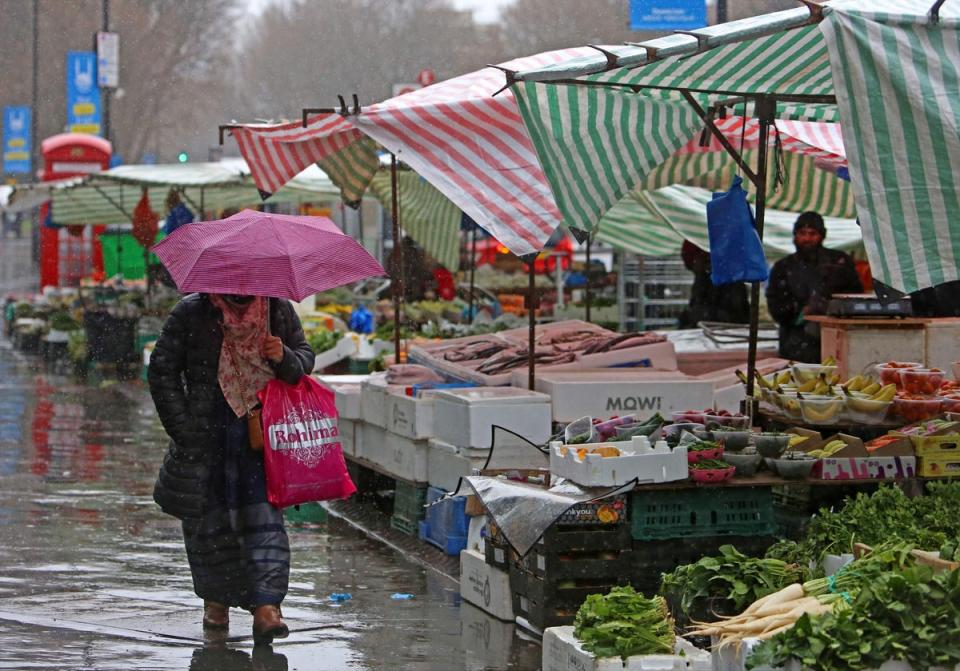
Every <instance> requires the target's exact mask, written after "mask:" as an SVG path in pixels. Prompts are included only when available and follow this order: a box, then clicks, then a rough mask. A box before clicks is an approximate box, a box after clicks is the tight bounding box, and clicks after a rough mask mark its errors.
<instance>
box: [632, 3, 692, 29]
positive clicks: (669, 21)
mask: <svg viewBox="0 0 960 671" xmlns="http://www.w3.org/2000/svg"><path fill="white" fill-rule="evenodd" d="M706 25H707V3H706V0H630V30H695V29H696V28H703V27H704V26H706Z"/></svg>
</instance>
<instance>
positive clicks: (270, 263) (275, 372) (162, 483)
mask: <svg viewBox="0 0 960 671" xmlns="http://www.w3.org/2000/svg"><path fill="white" fill-rule="evenodd" d="M154 251H155V252H156V253H157V255H158V256H159V257H160V259H161V260H162V261H163V263H164V264H165V265H166V266H167V268H168V269H169V270H170V273H171V275H172V276H173V278H174V280H175V281H176V282H177V286H178V287H179V288H180V290H181V291H183V292H186V291H194V292H196V293H192V294H190V295H188V296H186V297H184V298H183V299H182V300H181V301H180V302H179V303H178V304H177V305H176V307H174V309H173V311H172V312H171V314H170V316H169V318H168V319H167V322H166V324H165V325H164V328H163V331H162V333H161V335H160V338H159V340H158V341H157V345H156V347H155V349H154V352H153V354H152V356H151V359H150V367H149V370H148V380H149V384H150V393H151V395H152V396H153V400H154V404H155V405H156V408H157V413H158V414H159V416H160V420H161V422H162V423H163V426H164V429H166V431H167V433H168V434H169V436H170V438H171V443H170V447H169V449H168V451H167V455H166V457H165V458H164V460H163V465H162V466H161V468H160V474H159V477H158V478H157V484H156V487H155V489H154V500H155V501H156V502H157V503H158V504H159V505H160V507H161V508H162V509H163V510H164V512H167V513H169V514H171V515H173V516H175V517H177V518H179V519H180V520H182V525H183V534H184V543H185V545H186V550H187V559H188V561H189V564H190V571H191V573H192V576H193V585H194V591H195V592H196V593H197V596H199V597H200V598H201V599H203V603H204V609H203V626H204V628H205V629H226V628H227V627H228V626H229V610H228V609H229V608H230V607H240V608H245V609H248V610H250V611H251V612H252V613H253V616H254V620H253V636H254V640H255V642H257V643H270V642H271V641H272V640H273V639H274V638H282V637H285V636H287V635H288V628H287V625H286V623H285V622H284V621H283V619H282V614H281V612H280V604H281V603H282V601H283V599H284V597H285V596H286V593H287V583H288V578H289V572H290V546H289V542H288V540H287V534H286V531H285V530H284V526H283V513H282V511H281V510H278V509H277V508H274V507H273V506H272V505H271V504H270V503H268V502H267V485H266V478H265V475H264V461H263V452H262V446H263V443H262V436H258V435H257V434H258V430H257V429H258V424H257V422H258V419H257V418H258V415H257V414H256V412H255V411H256V409H257V407H258V401H257V397H256V394H257V392H258V391H260V390H261V389H262V388H263V387H264V386H265V385H266V383H267V382H269V381H270V380H271V379H273V378H278V379H280V380H283V381H284V382H287V383H289V384H295V383H297V382H298V381H299V380H300V378H301V377H302V376H303V375H306V374H309V373H310V372H311V371H312V370H313V362H314V354H313V352H312V351H311V350H310V346H309V345H308V344H307V343H306V340H305V338H304V334H303V329H302V327H301V325H300V320H299V318H298V317H297V315H296V312H295V311H294V309H293V306H292V305H291V304H290V302H289V301H288V300H285V298H293V299H295V300H302V299H303V298H304V297H306V296H307V295H311V294H313V293H317V292H319V291H324V290H326V289H329V288H331V287H333V286H338V285H341V284H346V283H349V282H352V281H356V280H359V279H363V278H364V277H370V276H373V275H379V274H383V269H382V268H381V267H380V266H379V264H377V262H376V261H375V260H374V259H373V258H372V257H370V256H369V254H367V253H366V252H365V251H364V250H363V248H362V247H360V246H359V245H358V244H357V243H356V242H354V241H353V240H351V239H350V238H348V237H346V236H344V235H343V234H342V233H340V231H339V229H337V228H336V225H335V224H333V222H331V221H330V220H328V219H322V218H313V217H285V216H282V215H267V214H263V213H259V212H252V211H249V210H245V211H244V212H241V213H239V214H237V215H234V216H233V217H230V218H228V219H225V220H223V221H219V222H206V223H199V224H189V225H187V226H184V227H182V228H180V229H178V230H177V231H176V232H175V233H174V234H172V235H171V236H169V237H168V238H167V239H166V240H164V241H163V242H161V243H160V244H159V245H157V246H156V247H155V248H154ZM294 269H297V271H296V272H294ZM251 416H252V417H253V418H254V419H253V421H252V422H251ZM251 426H252V427H253V431H251V430H250V427H251ZM258 439H259V440H258ZM258 447H259V450H258V449H257V448H258Z"/></svg>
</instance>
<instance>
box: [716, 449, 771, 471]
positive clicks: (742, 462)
mask: <svg viewBox="0 0 960 671" xmlns="http://www.w3.org/2000/svg"><path fill="white" fill-rule="evenodd" d="M723 460H724V461H725V462H727V463H728V464H730V465H731V466H733V467H734V468H736V469H737V475H741V476H744V477H750V476H752V475H754V474H756V472H757V469H758V468H759V467H760V462H761V461H763V455H762V454H759V453H757V452H750V453H747V452H744V453H741V454H733V453H726V454H724V455H723Z"/></svg>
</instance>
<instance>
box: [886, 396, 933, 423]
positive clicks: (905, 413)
mask: <svg viewBox="0 0 960 671" xmlns="http://www.w3.org/2000/svg"><path fill="white" fill-rule="evenodd" d="M941 405H943V402H942V401H941V399H940V398H939V397H937V396H922V395H919V394H903V393H901V394H897V396H896V398H894V399H893V411H894V413H896V414H898V415H900V416H901V417H903V418H904V419H905V420H907V421H909V422H919V421H920V420H922V419H929V418H931V417H936V416H937V415H939V414H940V406H941Z"/></svg>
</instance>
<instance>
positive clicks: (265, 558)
mask: <svg viewBox="0 0 960 671" xmlns="http://www.w3.org/2000/svg"><path fill="white" fill-rule="evenodd" d="M227 412H228V413H229V414H228V415H227V416H226V420H225V424H226V429H225V432H224V439H223V440H222V441H220V443H221V448H222V449H221V450H220V451H219V453H218V454H216V455H214V458H213V460H212V463H211V468H210V472H211V477H210V483H209V487H208V491H209V494H208V505H207V512H206V513H205V514H204V516H203V518H202V519H199V520H185V521H184V522H183V538H184V544H185V545H186V549H187V559H188V561H189V562H190V572H191V573H192V575H193V588H194V591H195V592H196V593H197V596H199V597H200V598H201V599H203V600H205V601H215V602H217V603H221V604H223V605H225V606H236V607H240V608H247V609H253V608H256V607H257V606H264V605H271V604H275V605H279V604H280V603H281V602H282V601H283V598H284V597H285V596H286V594H287V583H288V581H289V577H290V543H289V541H288V540H287V532H286V530H285V529H284V526H283V511H281V510H278V509H277V508H274V507H273V506H272V505H270V504H269V503H267V493H266V479H265V477H264V471H263V453H262V452H255V451H253V450H251V449H250V448H249V445H248V442H247V440H248V439H247V424H246V421H245V420H244V419H240V418H237V417H236V416H235V415H233V413H232V412H229V410H228V411H227Z"/></svg>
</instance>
